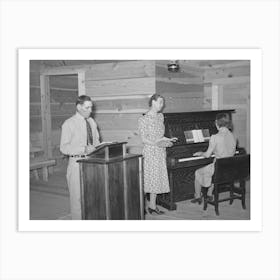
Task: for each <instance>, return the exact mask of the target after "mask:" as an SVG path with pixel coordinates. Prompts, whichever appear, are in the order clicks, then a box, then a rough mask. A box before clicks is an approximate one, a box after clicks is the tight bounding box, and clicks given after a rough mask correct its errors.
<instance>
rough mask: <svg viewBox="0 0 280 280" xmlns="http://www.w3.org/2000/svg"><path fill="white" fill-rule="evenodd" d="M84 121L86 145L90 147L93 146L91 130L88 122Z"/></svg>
mask: <svg viewBox="0 0 280 280" xmlns="http://www.w3.org/2000/svg"><path fill="white" fill-rule="evenodd" d="M85 120H86V124H87V145H92V144H93V136H92V130H91V127H90V124H89V122H88V120H87V119H85Z"/></svg>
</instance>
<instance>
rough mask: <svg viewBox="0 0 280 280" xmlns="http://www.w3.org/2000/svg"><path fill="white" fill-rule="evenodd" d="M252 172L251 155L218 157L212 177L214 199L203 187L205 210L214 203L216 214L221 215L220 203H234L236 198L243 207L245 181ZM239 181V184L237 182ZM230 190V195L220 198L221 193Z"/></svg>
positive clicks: (244, 207)
mask: <svg viewBox="0 0 280 280" xmlns="http://www.w3.org/2000/svg"><path fill="white" fill-rule="evenodd" d="M249 174H250V155H249V154H245V155H238V156H233V157H226V158H220V159H217V160H216V162H215V172H214V174H213V177H212V184H214V190H213V194H214V199H213V200H212V201H210V200H209V198H208V197H207V188H204V187H203V188H202V189H201V190H202V195H203V198H204V199H203V200H204V205H203V210H206V209H207V206H208V204H211V205H214V207H215V212H216V215H219V203H220V202H223V201H229V202H230V204H232V203H233V200H234V199H239V200H241V205H242V208H243V209H246V205H245V195H246V189H245V181H246V179H247V178H248V177H249ZM236 182H238V186H236V185H235V183H236ZM227 191H228V192H229V196H228V197H226V198H222V199H219V194H220V193H223V192H227Z"/></svg>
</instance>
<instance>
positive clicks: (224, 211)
mask: <svg viewBox="0 0 280 280" xmlns="http://www.w3.org/2000/svg"><path fill="white" fill-rule="evenodd" d="M65 174H66V168H65V167H62V168H60V169H59V170H55V172H54V173H53V174H52V175H50V177H49V181H48V182H44V181H36V180H34V179H33V178H31V179H30V219H31V220H60V219H61V220H68V219H70V202H69V193H68V189H67V183H66V178H65ZM246 190H247V193H246V210H243V209H242V207H241V202H240V200H235V201H234V202H233V204H232V205H229V202H228V201H226V202H223V203H220V205H219V210H220V215H219V216H216V214H215V211H214V207H213V206H212V205H208V209H207V210H206V211H203V209H202V205H198V204H192V203H191V202H190V200H187V201H181V202H179V203H177V210H176V211H168V210H166V209H164V208H162V207H159V208H160V209H161V210H163V211H164V212H165V213H164V214H163V215H150V214H148V215H146V217H145V218H146V219H147V220H249V219H250V191H249V190H250V184H249V182H247V185H246ZM222 195H226V193H225V194H222ZM222 195H221V196H222Z"/></svg>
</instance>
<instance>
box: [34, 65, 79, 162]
mask: <svg viewBox="0 0 280 280" xmlns="http://www.w3.org/2000/svg"><path fill="white" fill-rule="evenodd" d="M42 67H43V65H42V63H41V61H39V60H36V61H34V60H33V61H31V62H30V110H29V112H30V145H31V146H32V147H36V148H42V146H43V144H42V119H41V95H40V70H41V68H42ZM77 96H78V78H77V75H68V76H50V98H51V103H50V106H51V127H52V152H53V155H54V157H56V156H59V155H60V152H59V142H60V134H61V125H62V123H63V122H64V120H66V119H67V118H69V117H70V116H71V115H73V114H74V112H75V109H76V107H75V101H76V98H77ZM38 155H39V156H40V155H41V154H40V153H38Z"/></svg>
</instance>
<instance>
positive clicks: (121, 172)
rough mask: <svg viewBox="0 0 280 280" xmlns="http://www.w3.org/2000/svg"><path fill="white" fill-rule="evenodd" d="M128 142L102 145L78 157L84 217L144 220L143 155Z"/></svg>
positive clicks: (84, 218) (86, 218)
mask: <svg viewBox="0 0 280 280" xmlns="http://www.w3.org/2000/svg"><path fill="white" fill-rule="evenodd" d="M126 143H127V142H120V143H117V142H115V143H111V144H103V145H100V146H99V147H98V148H97V149H96V150H95V151H94V152H93V153H92V154H91V155H90V156H89V157H88V158H86V159H82V160H79V161H78V162H79V164H80V176H81V206H82V219H83V220H140V219H144V200H143V197H144V195H143V179H142V178H143V177H142V176H143V175H142V156H141V155H132V154H127V153H126V145H125V144H126Z"/></svg>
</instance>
